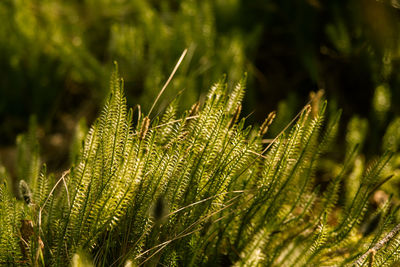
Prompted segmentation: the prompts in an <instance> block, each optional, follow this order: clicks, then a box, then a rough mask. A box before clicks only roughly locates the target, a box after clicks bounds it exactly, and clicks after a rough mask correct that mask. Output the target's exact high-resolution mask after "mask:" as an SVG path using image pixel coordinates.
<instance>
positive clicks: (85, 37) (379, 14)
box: [0, 0, 400, 170]
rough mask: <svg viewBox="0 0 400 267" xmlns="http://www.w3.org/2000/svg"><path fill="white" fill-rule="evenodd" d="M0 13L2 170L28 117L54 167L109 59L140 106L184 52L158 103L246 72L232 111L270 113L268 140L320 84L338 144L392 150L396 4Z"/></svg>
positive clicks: (31, 8) (97, 98) (397, 139)
mask: <svg viewBox="0 0 400 267" xmlns="http://www.w3.org/2000/svg"><path fill="white" fill-rule="evenodd" d="M0 20H1V23H0V137H1V138H0V147H1V148H0V155H1V156H2V158H1V160H2V161H3V162H4V163H5V165H7V161H9V162H13V157H15V148H14V144H15V138H16V135H17V134H18V133H21V132H24V131H26V130H27V129H28V125H29V118H30V115H31V114H35V115H36V120H37V122H38V129H39V139H40V142H41V146H42V147H43V154H44V156H43V157H44V160H45V161H46V162H48V165H49V168H50V170H52V169H53V170H58V169H60V168H63V167H64V166H65V164H67V163H68V152H67V151H68V150H69V148H70V143H71V140H72V136H73V133H74V129H75V127H76V125H77V123H78V121H79V119H80V118H82V117H85V118H86V120H87V122H88V123H91V122H92V120H93V119H94V118H95V116H96V114H97V112H98V109H99V107H101V105H102V102H103V99H104V97H105V95H106V93H107V90H108V80H109V77H110V73H111V69H112V65H113V64H112V62H113V61H114V60H116V61H117V62H118V64H119V69H120V72H121V74H122V76H123V77H124V80H125V88H126V94H127V97H128V102H129V105H131V106H133V105H136V104H140V105H141V108H142V111H144V112H146V111H148V110H149V108H150V106H151V104H152V103H153V101H154V99H155V97H156V96H157V94H158V92H159V90H160V89H161V87H162V86H163V84H164V83H165V81H166V80H167V78H168V76H169V74H170V73H171V71H172V69H173V67H174V65H175V64H176V61H177V60H178V58H179V56H180V55H181V53H182V51H183V50H184V49H185V48H188V54H187V55H186V58H185V60H184V61H183V63H182V64H181V66H180V68H179V70H178V72H177V74H176V75H175V77H174V78H173V80H172V82H171V84H170V85H169V87H168V89H167V90H166V93H165V94H164V95H163V98H162V99H161V102H160V104H159V105H158V110H161V109H162V108H163V107H164V106H165V105H167V104H168V103H169V102H170V101H172V99H174V97H175V96H176V95H177V94H178V93H179V92H181V94H182V98H181V99H182V100H183V101H181V108H182V109H186V108H189V107H190V106H191V104H193V103H194V102H195V101H197V100H198V99H199V98H201V96H202V95H204V94H205V93H206V92H207V90H208V88H209V87H210V86H211V85H212V83H213V82H216V81H217V80H218V79H219V78H221V77H222V75H223V74H226V75H227V76H228V81H230V83H231V84H234V83H235V82H237V81H238V80H239V79H240V78H241V77H242V75H243V73H244V72H247V73H248V84H247V95H246V98H245V102H244V112H243V116H246V115H248V114H250V113H252V112H253V111H254V113H253V114H252V115H251V116H250V117H249V119H248V121H249V122H256V123H261V122H262V121H263V119H264V118H265V117H266V115H267V114H268V113H269V112H270V111H271V110H277V111H278V118H277V120H276V122H275V123H274V124H273V125H272V130H271V133H270V135H271V136H274V135H276V134H277V133H278V132H279V131H280V130H282V128H283V127H284V126H285V125H286V124H287V123H288V122H289V121H290V120H291V119H292V118H293V117H294V116H295V114H296V113H297V112H298V111H299V109H300V108H301V107H302V106H303V105H304V104H305V103H306V102H307V101H308V100H309V93H310V91H317V90H318V89H324V90H325V92H326V95H325V97H326V98H327V99H328V100H329V107H330V109H331V110H334V109H337V108H342V109H343V119H342V126H343V129H342V131H341V135H339V139H338V140H341V141H339V143H338V146H337V147H338V149H341V148H343V147H346V146H348V145H346V144H348V143H354V142H358V143H361V144H364V145H363V146H362V147H363V148H362V149H363V152H364V153H365V154H367V155H375V154H378V153H380V152H381V151H382V150H383V149H386V148H390V149H392V150H395V151H398V150H399V148H400V107H399V104H400V89H399V86H400V75H399V74H400V73H399V71H398V70H399V66H400V60H399V59H400V57H399V56H400V36H399V34H400V3H398V2H397V1H396V0H391V1H389V0H383V1H376V0H349V1H334V0H326V1H319V0H290V1H285V0H280V1H268V0H251V1H249V0H197V1H195V0H185V1H183V0H181V1H179V0H148V1H145V0H115V1H111V0H85V1H78V0H62V1H61V0H40V1H39V0H3V1H0ZM345 130H348V133H347V134H345ZM9 164H11V163H9Z"/></svg>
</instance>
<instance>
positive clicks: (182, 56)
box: [147, 48, 188, 117]
mask: <svg viewBox="0 0 400 267" xmlns="http://www.w3.org/2000/svg"><path fill="white" fill-rule="evenodd" d="M187 51H188V50H187V48H186V49H185V50H183V52H182V55H181V57H180V58H179V60H178V62H177V63H176V65H175V67H174V69H173V70H172V72H171V74H170V75H169V78H168V80H167V81H166V82H165V84H164V86H163V88H162V89H161V91H160V92H159V93H158V95H157V97H156V100H154V103H153V105H152V106H151V108H150V111H149V114H147V116H148V117H149V116H150V114H151V112H152V111H153V109H154V107H155V105H156V104H157V102H158V100H159V99H160V97H161V95H162V93H164V91H165V89H166V88H167V86H168V84H169V83H170V82H171V80H172V78H173V77H174V75H175V72H176V71H177V70H178V68H179V66H180V65H181V63H182V61H183V59H184V58H185V56H186V53H187Z"/></svg>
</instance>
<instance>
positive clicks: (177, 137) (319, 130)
mask: <svg viewBox="0 0 400 267" xmlns="http://www.w3.org/2000/svg"><path fill="white" fill-rule="evenodd" d="M245 83H246V78H245V77H243V79H242V80H240V81H239V82H238V84H237V85H236V86H235V87H233V88H228V86H227V83H226V81H225V80H224V79H222V80H220V81H219V82H217V83H216V84H214V85H213V86H212V87H211V89H210V91H209V92H208V94H207V97H206V98H205V99H204V101H200V102H197V103H195V104H193V106H192V108H191V109H190V110H188V111H186V112H184V113H183V114H178V112H177V106H178V103H179V99H175V100H174V101H173V102H172V103H171V104H170V105H169V106H168V107H167V108H166V110H165V111H164V113H163V114H162V115H159V116H158V115H157V116H154V117H152V116H151V114H150V113H151V112H149V114H145V113H142V112H141V110H140V108H135V109H132V108H128V107H127V105H126V99H125V97H124V92H123V80H122V79H121V78H120V76H119V74H118V70H117V68H116V69H115V71H114V73H113V74H112V77H111V82H110V88H111V89H110V94H109V97H108V98H107V101H106V103H105V104H104V107H103V109H102V111H101V113H100V115H99V117H98V119H97V120H96V121H95V122H94V123H93V125H92V126H91V127H90V129H89V130H88V131H87V133H86V132H85V126H84V125H83V124H79V125H78V126H79V127H78V128H77V135H76V136H77V137H76V140H75V141H74V144H73V149H72V152H73V154H72V155H71V159H72V160H73V163H72V165H71V168H70V169H68V170H66V171H65V172H64V173H63V174H62V175H61V177H55V176H54V175H52V174H48V173H47V171H46V165H45V164H44V165H42V166H41V162H40V156H39V149H38V144H37V141H36V139H35V123H34V122H32V125H31V127H30V132H29V133H28V134H25V135H21V136H20V137H19V138H18V146H19V155H20V156H19V160H18V168H19V170H20V171H19V173H18V175H19V177H20V179H21V181H20V182H19V189H20V194H21V196H20V197H19V198H18V200H17V199H16V197H14V196H13V194H12V190H11V189H10V187H11V186H10V184H9V182H7V179H6V178H5V177H6V173H5V171H4V170H2V171H1V174H2V177H0V179H2V182H1V185H0V263H1V264H2V265H15V266H19V265H33V266H66V265H72V266H81V265H86V266H90V265H95V266H143V265H144V266H156V265H159V266H230V265H231V266H346V265H357V266H362V265H364V266H365V265H368V264H370V265H373V266H390V265H391V264H395V263H396V262H398V260H399V253H398V251H399V246H400V238H399V237H398V236H397V232H398V231H399V229H397V228H399V227H398V226H396V227H395V225H396V223H398V218H397V215H396V214H397V211H398V205H397V201H394V200H393V199H392V197H390V196H387V195H386V196H387V197H386V198H383V200H382V201H381V202H380V203H379V205H377V207H372V205H371V201H370V199H371V197H372V196H374V195H375V194H376V192H378V189H379V188H380V187H381V185H382V184H383V183H385V182H386V181H387V180H389V179H390V178H391V177H392V176H391V175H390V173H389V174H388V172H390V171H391V170H392V169H391V167H390V164H391V161H392V160H393V153H392V152H385V153H384V154H383V155H382V156H381V157H379V158H378V159H376V160H374V161H372V162H371V163H370V164H362V165H361V166H360V164H357V162H358V160H359V158H360V152H359V150H358V146H357V145H352V147H351V148H350V149H348V152H347V153H346V158H345V159H344V160H343V163H337V164H336V165H335V167H334V169H335V170H333V171H332V173H333V176H332V177H331V178H330V179H329V180H328V181H322V180H323V179H322V178H321V177H322V176H323V175H324V173H323V171H324V170H326V166H325V165H326V160H325V157H324V156H325V155H326V154H327V153H328V152H329V150H330V148H331V147H332V145H334V144H335V136H336V133H337V129H338V123H339V119H340V112H337V113H336V114H334V115H333V116H329V119H326V118H325V117H326V106H327V104H326V102H325V101H323V100H321V99H320V97H316V96H314V99H313V101H311V102H310V104H307V105H306V106H305V107H304V108H303V109H302V110H301V111H300V112H299V114H298V116H296V117H295V118H294V120H293V121H292V123H291V124H290V125H288V127H287V128H286V129H284V130H283V131H282V132H281V134H279V135H278V136H276V137H275V138H274V139H273V140H270V139H266V138H265V135H266V133H267V131H268V127H269V126H270V125H271V123H273V119H274V117H275V113H271V114H269V116H268V117H267V119H266V121H265V122H264V123H263V124H262V125H261V127H260V128H257V127H254V126H247V125H246V121H245V118H242V117H243V116H241V114H240V113H241V101H242V99H243V96H244V90H245ZM317 95H318V94H317ZM395 156H396V155H395ZM396 157H397V156H396ZM324 164H325V165H324ZM324 166H325V167H324ZM350 178H351V179H352V180H351V181H353V183H351V185H349V184H350V183H349V182H348V181H349V179H350ZM379 192H381V193H382V192H383V191H379ZM382 194H383V193H382ZM371 218H372V219H371ZM383 247H384V248H383Z"/></svg>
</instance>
